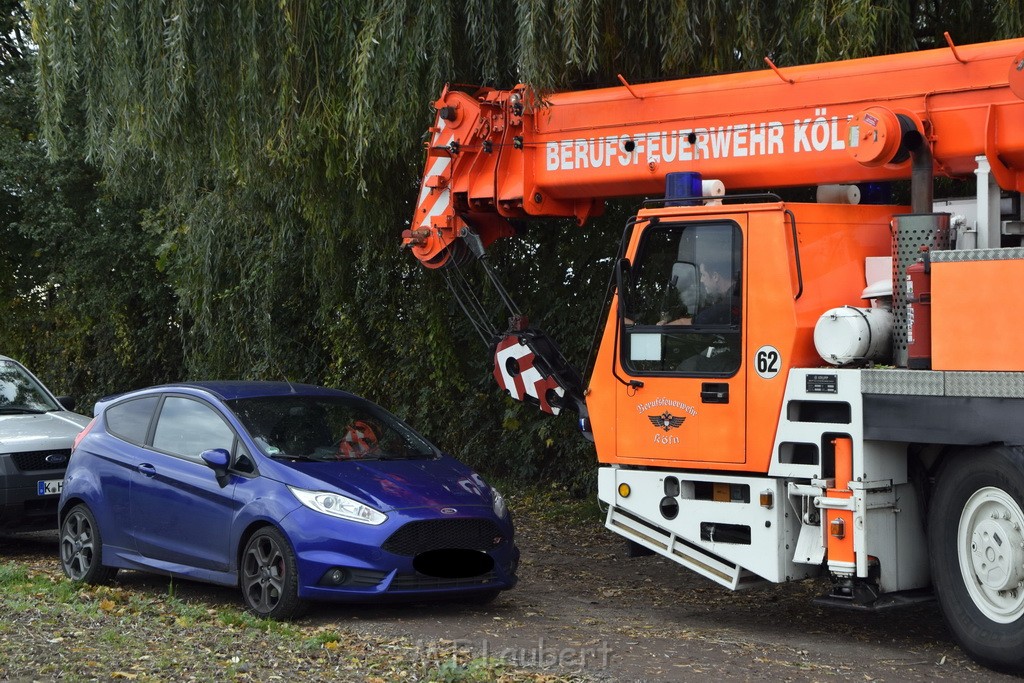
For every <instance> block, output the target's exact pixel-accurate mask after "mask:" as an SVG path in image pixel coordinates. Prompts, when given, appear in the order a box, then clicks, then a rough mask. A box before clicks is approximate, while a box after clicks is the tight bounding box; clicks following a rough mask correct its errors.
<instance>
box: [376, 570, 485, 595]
mask: <svg viewBox="0 0 1024 683" xmlns="http://www.w3.org/2000/svg"><path fill="white" fill-rule="evenodd" d="M497 580H498V576H497V575H496V574H495V573H494V572H488V573H486V574H484V575H482V576H472V577H468V578H461V579H449V578H440V577H436V576H425V575H423V574H419V573H417V574H399V575H398V576H396V577H395V579H394V581H392V582H391V590H393V591H414V590H430V589H442V588H468V587H470V586H486V585H488V584H491V583H494V582H495V581H497Z"/></svg>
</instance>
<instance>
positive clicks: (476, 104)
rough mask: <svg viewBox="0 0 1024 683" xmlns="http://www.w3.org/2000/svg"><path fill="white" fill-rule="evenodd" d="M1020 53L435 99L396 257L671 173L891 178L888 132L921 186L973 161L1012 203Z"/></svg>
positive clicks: (1023, 109) (752, 182) (766, 179)
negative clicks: (982, 164)
mask: <svg viewBox="0 0 1024 683" xmlns="http://www.w3.org/2000/svg"><path fill="white" fill-rule="evenodd" d="M1022 55H1024V39H1014V40H1005V41H997V42H992V43H985V44H979V45H967V46H962V47H958V48H955V49H954V48H952V47H951V48H949V49H945V48H944V49H934V50H927V51H922V52H914V53H906V54H897V55H888V56H881V57H870V58H865V59H855V60H849V61H844V62H832V63H826V64H814V65H806V66H796V67H787V68H782V69H777V68H774V65H771V66H772V67H773V68H772V69H765V70H762V71H757V72H746V73H736V74H726V75H718V76H706V77H700V78H689V79H683V80H674V81H665V82H660V83H649V84H638V85H629V84H627V83H625V81H624V85H623V86H622V87H615V88H604V89H597V90H584V91H577V92H566V93H557V94H553V95H550V96H548V97H546V98H545V99H544V101H543V102H537V101H534V100H532V99H531V98H530V96H529V94H528V91H527V90H526V89H525V88H524V87H523V86H517V87H516V88H513V89H511V90H491V89H481V90H479V91H477V92H475V93H466V92H461V91H457V90H451V89H448V88H446V89H445V91H444V92H443V93H442V95H441V97H440V98H439V99H438V100H437V101H436V102H435V107H436V109H437V119H436V123H435V125H434V126H433V127H432V128H431V129H430V131H431V137H430V142H429V143H428V149H427V163H426V170H425V173H424V176H423V181H422V186H421V192H420V196H419V201H418V203H417V207H416V213H415V218H414V220H413V224H412V229H411V230H409V231H408V232H407V233H406V234H405V237H404V239H405V244H406V245H407V246H409V247H410V248H411V250H412V252H413V254H414V255H415V256H416V257H417V258H418V259H420V260H421V261H422V262H423V263H424V264H426V265H428V266H431V267H437V266H440V265H443V264H444V263H445V262H446V261H447V259H448V256H449V253H450V246H451V245H452V243H453V242H455V240H456V239H457V238H458V236H459V233H460V231H461V229H462V228H463V227H464V226H465V224H466V222H467V221H468V222H469V223H471V224H472V225H473V226H474V229H475V230H477V231H478V232H479V233H480V235H481V237H482V239H483V240H484V243H485V244H489V243H490V242H492V241H493V240H494V239H496V238H498V237H501V236H508V235H511V234H512V231H511V229H510V228H509V227H508V226H507V224H506V222H505V220H504V219H507V218H516V217H526V216H570V217H575V218H576V220H577V221H578V222H579V223H580V224H583V223H585V222H586V221H587V219H588V218H589V217H591V216H593V215H596V214H598V213H600V211H601V210H602V207H603V203H604V200H606V199H608V198H612V197H622V196H634V195H643V194H654V193H658V194H660V193H661V191H662V190H663V189H664V178H665V176H666V174H667V173H670V172H675V171H695V172H699V173H701V174H702V175H703V176H704V177H705V178H715V179H718V180H721V181H722V182H723V183H724V185H725V187H726V188H728V189H729V191H734V190H749V189H762V188H764V187H766V186H771V187H785V186H799V185H818V184H824V183H847V182H865V181H878V180H888V179H896V178H903V177H906V176H907V169H906V165H904V164H900V163H890V155H891V153H892V152H893V150H890V149H889V146H890V145H896V146H897V147H898V145H899V138H900V133H901V127H902V128H904V129H905V128H907V127H913V128H915V129H917V130H918V131H919V132H920V133H921V134H922V135H923V136H925V138H926V139H927V141H928V143H929V144H930V146H931V152H932V156H933V159H934V167H935V171H936V172H937V173H939V174H943V175H949V176H963V175H967V174H970V173H971V172H973V170H974V168H975V158H976V157H978V156H980V155H984V156H986V157H987V158H988V160H989V162H990V164H991V166H992V169H993V173H994V174H995V176H996V178H997V180H998V181H999V184H1000V185H1001V186H1002V187H1003V188H1004V189H1016V190H1018V191H1020V190H1024V171H1022V170H1021V169H1024V129H1022V128H1021V127H1020V126H1017V125H1015V124H1016V122H1019V121H1021V120H1022V119H1024V69H1022V67H1021V64H1022V63H1024V56H1022ZM858 115H860V116H861V118H860V119H858V118H857V117H858ZM864 117H866V118H864ZM851 122H858V123H861V124H862V125H861V126H860V127H859V128H857V127H851V126H850V123H851ZM869 129H870V130H869ZM859 131H867V132H869V133H870V134H871V135H870V137H871V138H872V139H865V138H864V137H861V138H858V137H857V132H859ZM878 138H881V140H879V139H878ZM897 158H898V157H897Z"/></svg>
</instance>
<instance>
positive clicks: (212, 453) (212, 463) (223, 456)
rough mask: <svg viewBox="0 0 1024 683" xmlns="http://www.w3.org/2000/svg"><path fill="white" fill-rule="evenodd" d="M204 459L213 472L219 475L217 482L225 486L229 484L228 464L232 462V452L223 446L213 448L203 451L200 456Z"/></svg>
mask: <svg viewBox="0 0 1024 683" xmlns="http://www.w3.org/2000/svg"><path fill="white" fill-rule="evenodd" d="M199 457H200V458H202V459H203V462H205V463H206V464H207V465H208V466H209V468H210V469H211V470H213V473H214V474H216V475H217V482H218V483H219V484H220V485H221V486H222V487H223V486H226V485H227V476H228V465H229V464H230V463H231V454H230V453H228V452H227V451H226V450H224V449H223V448H211V449H210V450H208V451H203V452H202V454H201V455H200V456H199Z"/></svg>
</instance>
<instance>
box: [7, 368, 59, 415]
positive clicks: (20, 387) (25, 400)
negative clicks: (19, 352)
mask: <svg viewBox="0 0 1024 683" xmlns="http://www.w3.org/2000/svg"><path fill="white" fill-rule="evenodd" d="M51 410H63V408H61V407H60V406H59V405H57V403H56V402H55V401H54V400H53V399H52V398H50V396H49V394H48V393H47V392H46V390H45V389H43V387H42V385H41V384H39V382H38V381H36V379H35V378H34V377H32V375H30V374H29V373H28V372H27V371H26V370H25V368H23V367H22V366H21V365H20V364H19V363H15V362H14V361H11V360H0V414H11V413H46V412H49V411H51Z"/></svg>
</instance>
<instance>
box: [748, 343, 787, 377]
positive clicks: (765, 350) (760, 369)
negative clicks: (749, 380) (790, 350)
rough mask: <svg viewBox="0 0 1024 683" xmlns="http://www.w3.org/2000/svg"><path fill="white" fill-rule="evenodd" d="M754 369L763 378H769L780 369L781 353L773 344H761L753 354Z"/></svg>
mask: <svg viewBox="0 0 1024 683" xmlns="http://www.w3.org/2000/svg"><path fill="white" fill-rule="evenodd" d="M754 369H755V370H757V374H758V375H760V376H761V377H762V378H764V379H771V378H772V377H775V375H777V374H779V370H781V369H782V355H781V354H780V353H779V350H778V349H777V348H775V347H774V346H762V347H761V348H759V349H758V350H757V352H756V353H755V354H754Z"/></svg>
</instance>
